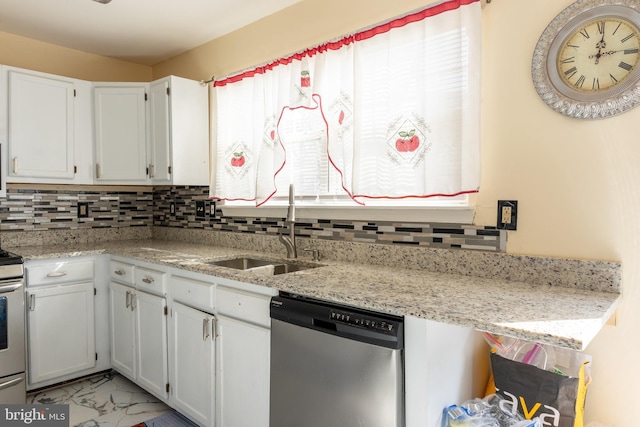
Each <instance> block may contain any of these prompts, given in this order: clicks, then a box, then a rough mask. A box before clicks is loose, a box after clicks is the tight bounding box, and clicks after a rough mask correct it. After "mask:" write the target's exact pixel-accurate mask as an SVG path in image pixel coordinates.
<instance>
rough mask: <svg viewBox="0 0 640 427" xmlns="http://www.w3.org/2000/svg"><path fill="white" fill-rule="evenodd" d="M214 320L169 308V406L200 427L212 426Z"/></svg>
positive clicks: (177, 307)
mask: <svg viewBox="0 0 640 427" xmlns="http://www.w3.org/2000/svg"><path fill="white" fill-rule="evenodd" d="M215 329H216V327H215V317H214V316H213V315H211V314H208V313H205V312H203V311H200V310H196V309H195V308H192V307H188V306H186V305H184V304H180V303H178V302H174V303H173V305H172V307H171V327H170V336H171V372H172V375H171V405H172V406H173V407H174V408H176V409H177V410H178V411H180V412H181V413H183V414H184V415H186V416H188V417H189V418H191V419H192V420H194V421H196V422H197V423H199V424H201V425H203V426H211V427H213V426H214V423H215V381H214V378H215Z"/></svg>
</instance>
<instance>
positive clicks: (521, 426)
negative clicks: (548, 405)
mask: <svg viewBox="0 0 640 427" xmlns="http://www.w3.org/2000/svg"><path fill="white" fill-rule="evenodd" d="M500 400H502V398H501V397H500V396H498V395H495V394H492V395H489V396H487V397H485V398H484V399H473V400H469V401H467V402H464V403H463V404H462V405H460V406H458V405H451V406H449V407H448V408H445V409H444V411H443V412H442V424H441V426H442V427H542V423H541V422H540V419H539V418H534V419H531V420H526V419H524V417H522V416H521V415H520V414H517V413H516V414H512V413H510V412H505V411H503V410H502V409H501V408H500Z"/></svg>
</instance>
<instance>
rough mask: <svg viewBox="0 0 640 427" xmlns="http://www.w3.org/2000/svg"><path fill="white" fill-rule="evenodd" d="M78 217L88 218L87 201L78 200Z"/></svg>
mask: <svg viewBox="0 0 640 427" xmlns="http://www.w3.org/2000/svg"><path fill="white" fill-rule="evenodd" d="M78 218H89V202H78Z"/></svg>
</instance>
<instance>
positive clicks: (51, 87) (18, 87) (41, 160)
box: [8, 71, 74, 179]
mask: <svg viewBox="0 0 640 427" xmlns="http://www.w3.org/2000/svg"><path fill="white" fill-rule="evenodd" d="M8 135H9V138H8V139H9V153H8V154H9V159H8V161H9V176H16V177H20V176H25V177H40V178H69V179H71V178H73V176H74V158H73V154H74V85H73V82H72V81H70V80H64V79H62V78H61V79H59V80H57V79H53V78H46V77H40V76H36V75H30V74H25V73H21V72H18V71H9V124H8Z"/></svg>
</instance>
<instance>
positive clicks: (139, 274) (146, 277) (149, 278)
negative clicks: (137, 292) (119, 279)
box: [133, 267, 166, 294]
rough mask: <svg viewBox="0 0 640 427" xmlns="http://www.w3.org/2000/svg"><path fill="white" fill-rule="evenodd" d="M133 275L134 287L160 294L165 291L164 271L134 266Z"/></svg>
mask: <svg viewBox="0 0 640 427" xmlns="http://www.w3.org/2000/svg"><path fill="white" fill-rule="evenodd" d="M133 276H134V277H135V285H136V288H141V289H148V290H150V291H154V292H156V293H162V294H164V293H165V292H166V290H165V286H164V276H165V273H164V272H163V271H158V270H152V269H150V268H144V267H136V268H135V270H134V272H133Z"/></svg>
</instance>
